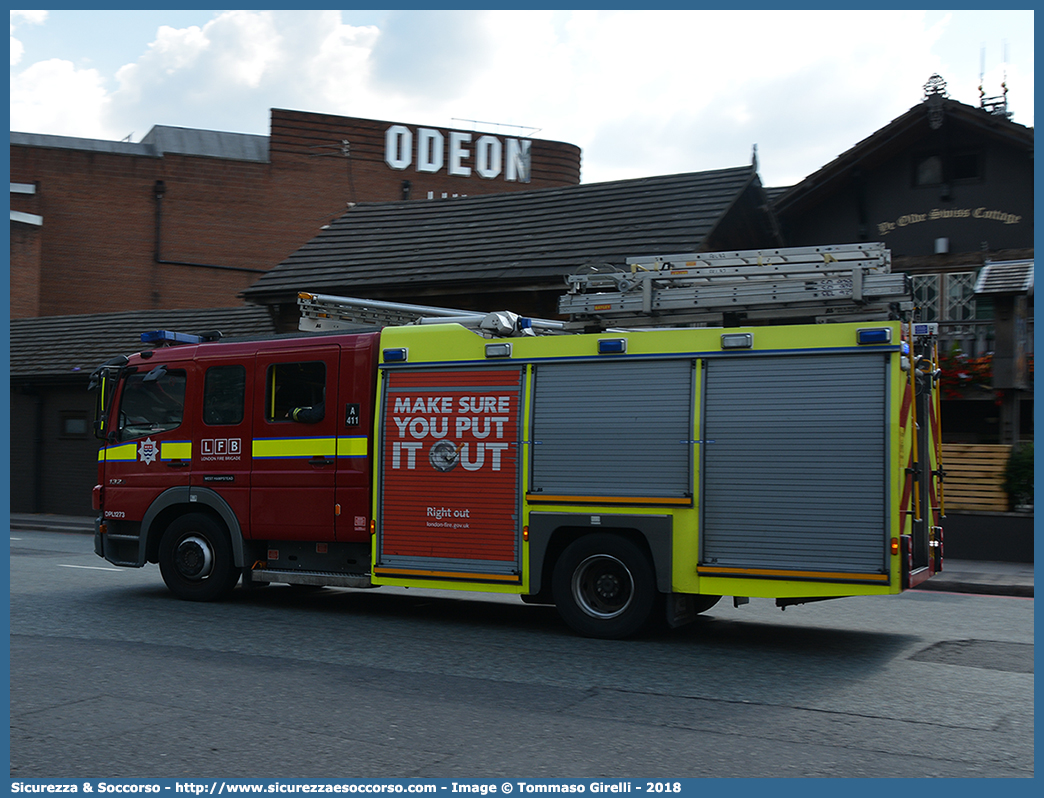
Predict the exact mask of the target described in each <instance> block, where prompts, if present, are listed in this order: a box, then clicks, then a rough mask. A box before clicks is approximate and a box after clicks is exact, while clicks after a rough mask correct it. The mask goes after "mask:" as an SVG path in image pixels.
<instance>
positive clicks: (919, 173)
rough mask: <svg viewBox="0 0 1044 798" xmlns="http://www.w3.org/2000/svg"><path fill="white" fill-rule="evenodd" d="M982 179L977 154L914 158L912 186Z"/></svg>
mask: <svg viewBox="0 0 1044 798" xmlns="http://www.w3.org/2000/svg"><path fill="white" fill-rule="evenodd" d="M980 177H982V157H981V155H980V153H978V152H959V153H955V154H951V155H947V156H946V157H945V158H944V157H943V156H942V155H922V156H919V157H916V158H914V164H913V184H914V186H941V185H943V184H944V183H953V182H955V181H968V180H978V179H979V178H980Z"/></svg>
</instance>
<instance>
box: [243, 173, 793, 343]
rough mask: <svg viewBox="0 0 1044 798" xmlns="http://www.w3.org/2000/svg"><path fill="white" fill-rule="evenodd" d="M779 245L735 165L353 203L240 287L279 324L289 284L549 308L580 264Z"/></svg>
mask: <svg viewBox="0 0 1044 798" xmlns="http://www.w3.org/2000/svg"><path fill="white" fill-rule="evenodd" d="M779 244H780V238H779V234H778V232H777V230H776V226H775V221H774V217H773V215H772V211H771V208H770V206H769V201H768V198H767V196H766V194H765V191H764V189H763V188H762V186H761V181H760V180H759V178H758V175H757V172H756V171H755V168H754V167H753V166H745V167H740V168H735V169H721V170H716V171H709V172H696V173H689V174H678V175H667V176H660V177H648V178H641V179H637V180H620V181H614V182H607V183H594V184H588V185H580V186H570V187H566V188H549V189H541V190H536V191H525V192H515V193H511V194H499V195H490V196H482V197H462V198H456V199H450V200H437V201H431V202H384V203H360V204H358V205H356V206H355V207H353V208H351V209H350V210H349V211H348V212H347V213H345V214H344V215H342V216H341V217H340V218H338V219H336V220H335V221H333V222H331V223H330V224H329V225H328V226H327V228H326V229H325V230H323V231H322V232H320V233H319V234H318V235H317V236H315V237H314V238H313V239H312V240H311V241H309V242H308V243H307V244H305V245H304V246H303V247H301V248H300V249H299V250H297V251H296V252H295V253H293V255H291V256H290V257H289V258H287V259H286V260H284V261H283V262H282V263H280V264H279V265H278V266H277V267H276V268H274V269H272V270H271V271H269V272H268V273H267V274H265V275H263V276H262V277H261V278H260V279H259V280H258V281H257V282H255V283H254V284H253V285H252V286H250V288H248V289H246V291H244V292H243V295H244V297H245V298H246V299H248V300H249V301H251V302H255V303H259V304H265V305H269V306H272V307H274V308H277V309H278V317H279V324H280V327H286V326H288V325H291V324H294V325H295V324H296V319H297V308H296V298H297V293H298V292H299V291H314V292H319V293H332V294H343V295H351V296H361V297H370V298H380V299H385V300H393V301H406V302H418V303H424V304H435V305H447V306H452V307H460V308H464V309H469V310H500V309H504V308H502V307H501V306H502V305H504V306H505V307H507V309H510V310H515V311H518V312H521V313H526V314H529V315H534V316H543V317H553V316H555V315H556V314H557V300H558V297H559V295H561V293H562V291H563V289H564V281H563V278H564V276H565V275H567V274H569V273H572V272H576V271H577V270H579V269H581V268H583V267H585V266H588V265H592V264H602V263H614V264H619V265H623V263H624V260H625V259H626V258H627V257H633V256H639V255H656V254H672V253H680V252H696V251H706V250H720V249H734V248H745V247H760V246H766V247H767V246H778V245H779ZM505 303H507V304H505ZM520 305H524V306H520Z"/></svg>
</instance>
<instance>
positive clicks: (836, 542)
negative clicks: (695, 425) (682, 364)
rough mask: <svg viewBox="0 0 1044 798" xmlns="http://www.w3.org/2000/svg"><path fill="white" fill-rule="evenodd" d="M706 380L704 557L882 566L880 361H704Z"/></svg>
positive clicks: (736, 563)
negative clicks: (705, 363)
mask: <svg viewBox="0 0 1044 798" xmlns="http://www.w3.org/2000/svg"><path fill="white" fill-rule="evenodd" d="M705 386H706V387H705V394H704V423H705V427H704V429H705V431H704V433H703V436H702V437H703V438H705V439H706V440H707V441H709V442H708V443H706V444H705V445H704V446H703V447H702V449H703V471H702V493H701V505H702V507H703V541H702V558H701V559H702V562H703V563H704V564H707V565H717V566H732V567H747V568H757V567H762V568H790V569H800V570H813V571H842V572H853V573H880V572H881V571H883V570H884V567H885V549H886V546H885V537H886V535H887V529H888V524H887V517H888V515H887V514H888V490H887V484H886V480H887V476H886V475H887V467H886V457H887V440H886V432H887V423H886V416H887V402H888V392H887V371H886V360H885V359H884V358H883V357H881V356H878V355H859V354H852V355H849V354H831V355H807V356H805V355H800V356H790V357H775V358H760V357H744V358H735V359H720V360H709V361H708V362H707V370H706V380H705Z"/></svg>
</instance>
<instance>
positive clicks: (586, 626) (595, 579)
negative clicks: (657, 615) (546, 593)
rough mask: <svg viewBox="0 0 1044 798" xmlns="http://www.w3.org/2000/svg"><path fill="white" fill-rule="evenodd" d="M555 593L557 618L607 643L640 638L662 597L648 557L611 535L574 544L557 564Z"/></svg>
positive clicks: (628, 543) (577, 541)
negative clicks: (634, 637)
mask: <svg viewBox="0 0 1044 798" xmlns="http://www.w3.org/2000/svg"><path fill="white" fill-rule="evenodd" d="M552 589H553V592H554V598H555V606H556V607H557V608H558V613H559V615H561V616H562V620H564V621H565V622H566V623H567V624H568V625H569V626H570V627H571V628H572V629H573V631H575V632H577V633H578V634H581V635H583V636H584V637H600V638H603V639H607V640H619V639H621V638H625V637H631V636H632V635H634V634H636V633H638V632H639V631H640V630H641V629H642V627H644V626H645V625H646V623H647V622H648V621H649V619H650V616H651V614H652V611H653V608H654V607H655V606H656V604H657V599H658V598H659V594H658V593H657V591H656V575H655V573H654V571H653V567H652V563H650V562H649V558H648V557H647V556H646V555H645V552H643V551H642V550H641V549H640V548H639V547H638V546H636V545H635V544H634V543H632V542H631V541H629V540H627V539H626V538H623V537H619V536H617V535H610V534H598V535H587V536H585V537H582V538H580V539H579V540H575V541H573V542H572V543H570V544H569V546H567V547H566V550H565V551H564V552H562V556H561V557H560V558H559V559H558V562H557V563H556V564H555V572H554V576H553V578H552Z"/></svg>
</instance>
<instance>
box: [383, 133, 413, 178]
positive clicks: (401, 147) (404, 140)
mask: <svg viewBox="0 0 1044 798" xmlns="http://www.w3.org/2000/svg"><path fill="white" fill-rule="evenodd" d="M412 149H413V134H412V133H410V129H409V128H407V127H404V126H403V125H392V126H391V127H390V128H388V130H387V131H385V133H384V162H385V163H386V164H388V166H390V167H391V168H392V169H405V168H406V167H407V166H409V165H410V161H411V160H412V158H411V157H410V150H412Z"/></svg>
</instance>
